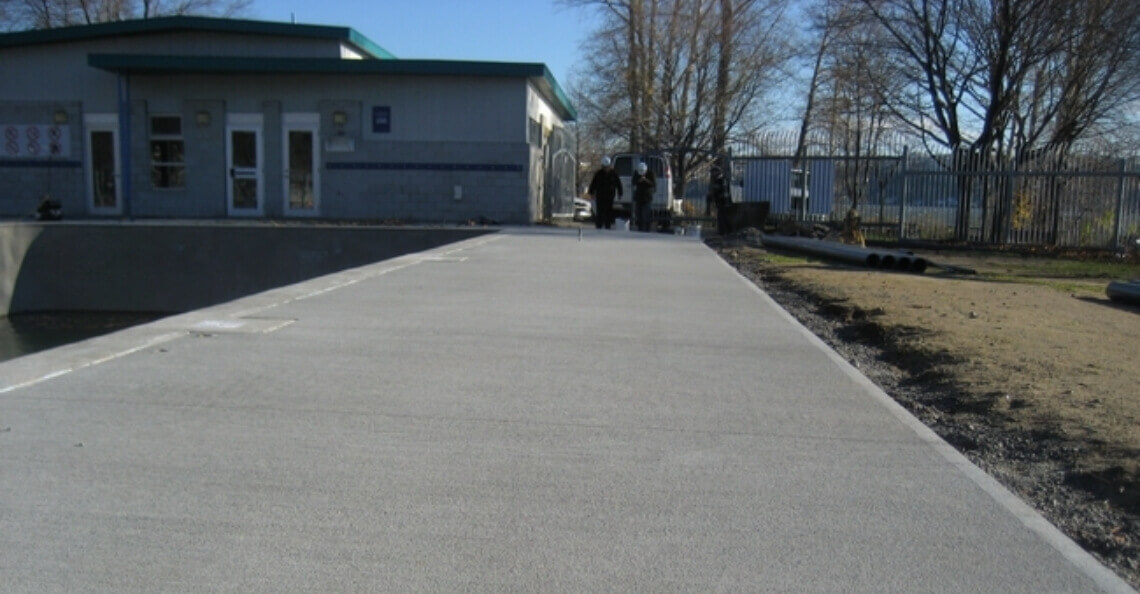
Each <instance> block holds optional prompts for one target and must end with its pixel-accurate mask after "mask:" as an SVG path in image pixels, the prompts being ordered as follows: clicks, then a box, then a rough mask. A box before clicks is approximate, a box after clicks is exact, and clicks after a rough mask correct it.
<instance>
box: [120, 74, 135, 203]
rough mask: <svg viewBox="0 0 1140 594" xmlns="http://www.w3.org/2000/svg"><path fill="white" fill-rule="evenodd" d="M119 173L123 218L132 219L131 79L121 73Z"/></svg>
mask: <svg viewBox="0 0 1140 594" xmlns="http://www.w3.org/2000/svg"><path fill="white" fill-rule="evenodd" d="M119 171H120V172H121V175H120V187H121V188H122V190H123V217H125V218H127V219H130V218H131V197H132V196H133V195H134V192H133V191H132V189H131V178H132V177H133V176H132V175H131V77H130V75H129V74H124V73H121V72H120V73H119Z"/></svg>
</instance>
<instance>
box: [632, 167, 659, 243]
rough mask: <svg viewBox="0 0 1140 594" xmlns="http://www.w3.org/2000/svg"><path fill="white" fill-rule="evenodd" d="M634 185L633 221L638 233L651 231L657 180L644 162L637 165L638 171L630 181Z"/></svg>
mask: <svg viewBox="0 0 1140 594" xmlns="http://www.w3.org/2000/svg"><path fill="white" fill-rule="evenodd" d="M630 183H631V184H632V185H633V219H634V221H635V222H636V223H637V230H638V231H649V227H650V225H651V224H652V222H653V221H652V219H653V208H652V203H653V193H654V192H656V191H657V178H656V177H655V176H654V175H653V172H652V171H650V170H649V166H648V165H646V164H645V162H644V161H642V162H640V163H638V164H637V171H635V172H634V173H633V177H632V178H631V180H630Z"/></svg>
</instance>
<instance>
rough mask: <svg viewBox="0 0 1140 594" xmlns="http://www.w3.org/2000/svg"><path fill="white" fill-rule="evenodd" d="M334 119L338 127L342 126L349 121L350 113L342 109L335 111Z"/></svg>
mask: <svg viewBox="0 0 1140 594" xmlns="http://www.w3.org/2000/svg"><path fill="white" fill-rule="evenodd" d="M332 121H333V124H334V125H336V126H337V127H338V128H339V127H342V126H344V125H345V124H347V123H348V114H347V113H344V112H343V111H340V110H337V111H334V112H333V114H332Z"/></svg>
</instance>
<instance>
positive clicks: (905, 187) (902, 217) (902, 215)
mask: <svg viewBox="0 0 1140 594" xmlns="http://www.w3.org/2000/svg"><path fill="white" fill-rule="evenodd" d="M909 152H910V147H906V146H904V147H903V153H902V157H899V159H900V160H901V161H902V163H901V165H900V167H899V171H900V172H901V174H902V190H901V191H900V192H899V231H898V237H899V241H902V240H904V239H906V235H905V233H906V197H907V193H908V191H909V189H910V184H909V183H908V179H907V153H909Z"/></svg>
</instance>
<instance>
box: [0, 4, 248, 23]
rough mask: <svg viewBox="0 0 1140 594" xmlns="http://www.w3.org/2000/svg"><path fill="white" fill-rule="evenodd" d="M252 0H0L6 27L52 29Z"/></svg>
mask: <svg viewBox="0 0 1140 594" xmlns="http://www.w3.org/2000/svg"><path fill="white" fill-rule="evenodd" d="M251 3H252V0H0V17H3V19H4V22H5V23H6V26H7V28H9V29H12V30H20V29H53V28H56V27H70V26H74V25H90V24H94V23H105V22H113V21H125V20H130V19H139V18H144V19H145V18H153V17H158V16H171V15H210V16H226V17H229V16H235V15H239V14H241V13H242V12H244V11H245V10H247V9H248V8H249V6H250V4H251Z"/></svg>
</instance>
